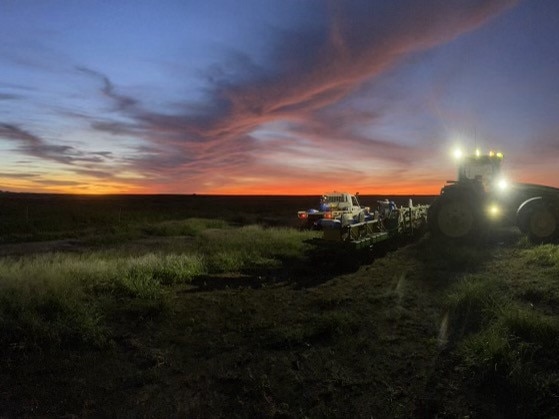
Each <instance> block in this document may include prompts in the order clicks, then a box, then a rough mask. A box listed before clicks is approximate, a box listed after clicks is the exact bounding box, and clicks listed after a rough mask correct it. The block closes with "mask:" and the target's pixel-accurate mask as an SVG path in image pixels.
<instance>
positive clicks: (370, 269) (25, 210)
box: [0, 193, 559, 418]
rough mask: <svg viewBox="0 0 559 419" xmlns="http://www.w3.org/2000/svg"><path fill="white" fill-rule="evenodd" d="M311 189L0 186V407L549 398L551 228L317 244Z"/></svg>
mask: <svg viewBox="0 0 559 419" xmlns="http://www.w3.org/2000/svg"><path fill="white" fill-rule="evenodd" d="M380 198H384V197H376V196H363V197H361V201H362V204H364V205H367V206H371V207H376V200H378V199H380ZM388 198H391V199H394V200H395V201H396V203H398V204H407V202H408V199H409V198H412V199H413V201H414V202H415V203H422V204H428V203H430V202H431V201H432V199H433V197H425V196H421V197H407V196H406V197H388ZM317 200H318V197H316V196H314V197H313V196H306V197H302V196H265V197H263V196H252V197H244V196H243V197H233V196H198V195H191V196H105V197H101V196H96V197H87V196H68V195H32V194H29V195H27V194H8V193H3V194H0V217H1V224H0V289H1V291H2V292H1V293H0V330H1V332H0V333H1V334H0V345H1V346H0V348H1V349H0V350H1V351H2V357H1V359H0V363H1V368H0V414H1V415H2V416H6V417H13V416H17V417H19V416H24V417H33V416H69V417H70V416H76V417H82V416H83V417H88V416H91V417H98V416H118V417H137V416H148V417H177V416H179V417H449V418H450V417H503V418H504V417H507V418H509V417H553V416H557V415H559V396H558V395H559V384H558V383H559V373H558V366H559V365H558V362H557V357H556V354H557V351H558V350H559V323H558V315H559V249H558V246H557V245H553V244H548V245H541V246H534V245H531V244H529V243H528V242H527V241H526V240H525V239H524V238H523V237H521V235H520V233H519V232H518V231H516V230H515V229H512V228H510V229H509V228H500V229H495V230H494V231H491V232H489V234H487V235H486V236H485V237H484V238H483V239H481V240H480V241H479V242H476V243H469V244H464V243H462V244H457V243H449V242H443V241H440V240H435V239H433V238H431V237H430V236H429V234H428V233H426V234H424V235H423V236H421V237H419V238H417V240H415V241H413V242H410V241H407V242H393V243H387V244H385V245H384V246H379V247H378V248H375V249H374V252H373V253H372V254H369V255H365V257H359V258H357V257H352V255H351V253H349V254H348V252H344V251H340V252H336V251H333V252H332V251H330V252H323V251H320V249H317V248H316V247H315V246H314V245H313V244H312V241H311V240H310V239H313V238H316V237H319V236H320V232H315V231H299V230H298V229H297V228H296V226H297V220H296V212H297V210H299V209H308V208H312V207H315V206H316V205H317V203H318V202H317Z"/></svg>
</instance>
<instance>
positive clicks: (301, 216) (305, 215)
mask: <svg viewBox="0 0 559 419" xmlns="http://www.w3.org/2000/svg"><path fill="white" fill-rule="evenodd" d="M308 216H309V215H308V214H307V213H306V212H300V213H299V218H301V219H305V218H308Z"/></svg>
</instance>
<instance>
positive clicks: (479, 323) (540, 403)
mask: <svg viewBox="0 0 559 419" xmlns="http://www.w3.org/2000/svg"><path fill="white" fill-rule="evenodd" d="M519 249H520V251H519V253H517V255H516V256H517V259H516V261H515V264H514V265H513V266H505V265H501V264H497V266H495V269H494V270H493V271H491V272H487V271H486V272H484V273H482V274H469V275H466V276H465V277H464V278H463V279H462V280H461V281H460V282H459V283H457V284H456V285H455V286H454V287H453V288H452V290H451V291H450V293H449V295H448V300H447V301H448V306H449V313H450V329H451V330H452V331H453V333H452V334H451V336H452V339H453V343H454V344H455V345H456V350H457V353H458V354H459V356H460V359H461V364H462V367H463V368H465V370H466V371H470V372H469V373H468V374H467V375H468V376H469V377H470V378H471V380H472V382H474V383H475V385H476V386H478V388H480V389H482V390H481V393H480V394H484V393H485V394H490V395H493V396H494V397H496V398H497V399H498V400H500V402H499V403H500V404H502V406H503V408H504V409H505V412H504V413H505V414H506V415H508V416H512V417H528V416H531V415H533V414H534V409H536V410H535V411H537V412H538V416H539V417H540V416H541V417H546V416H548V415H551V416H553V415H557V414H558V413H559V408H558V405H557V402H556V401H555V400H556V398H557V390H558V388H559V386H558V383H559V381H558V380H559V373H558V371H559V362H558V361H557V358H556V354H557V351H559V318H558V317H557V314H556V313H557V312H556V311H555V313H554V312H553V311H551V312H550V310H548V309H547V307H548V306H547V305H543V304H541V303H542V302H543V301H547V302H548V303H549V302H553V303H556V302H559V287H557V284H556V282H555V281H550V279H549V278H550V277H542V276H541V275H542V273H541V272H542V270H543V272H545V270H549V269H554V268H556V267H557V266H559V250H558V246H557V245H542V246H535V247H527V246H525V245H524V244H522V243H521V244H520V246H519ZM507 264H509V265H510V260H507ZM523 267H524V268H523ZM526 267H527V268H526ZM536 268H537V269H536ZM551 277H556V276H551ZM544 296H545V297H544ZM534 297H537V298H534ZM527 300H532V301H533V302H530V301H527ZM534 302H535V303H536V304H534ZM486 397H487V396H486ZM511 400H514V403H511V402H510V401H511Z"/></svg>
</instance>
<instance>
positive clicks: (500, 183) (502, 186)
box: [497, 179, 509, 191]
mask: <svg viewBox="0 0 559 419" xmlns="http://www.w3.org/2000/svg"><path fill="white" fill-rule="evenodd" d="M497 187H498V188H499V190H500V191H504V190H505V189H507V188H508V187H509V183H508V182H507V180H506V179H499V181H498V182H497Z"/></svg>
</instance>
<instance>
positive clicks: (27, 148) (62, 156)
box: [0, 123, 112, 165]
mask: <svg viewBox="0 0 559 419" xmlns="http://www.w3.org/2000/svg"><path fill="white" fill-rule="evenodd" d="M0 137H4V138H7V139H9V140H13V141H16V142H18V143H19V147H18V150H19V151H21V152H23V153H25V154H27V155H30V156H34V157H38V158H41V159H46V160H51V161H55V162H58V163H63V164H67V165H75V164H81V163H103V162H105V160H106V159H110V158H111V156H112V153H111V152H109V151H100V152H93V153H86V152H83V151H80V150H78V149H76V148H75V147H72V146H68V145H56V144H49V143H47V142H46V141H45V140H44V139H42V138H41V137H39V136H36V135H34V134H31V133H30V132H28V131H26V130H24V129H22V128H20V127H18V126H17V125H13V124H5V123H0Z"/></svg>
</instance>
